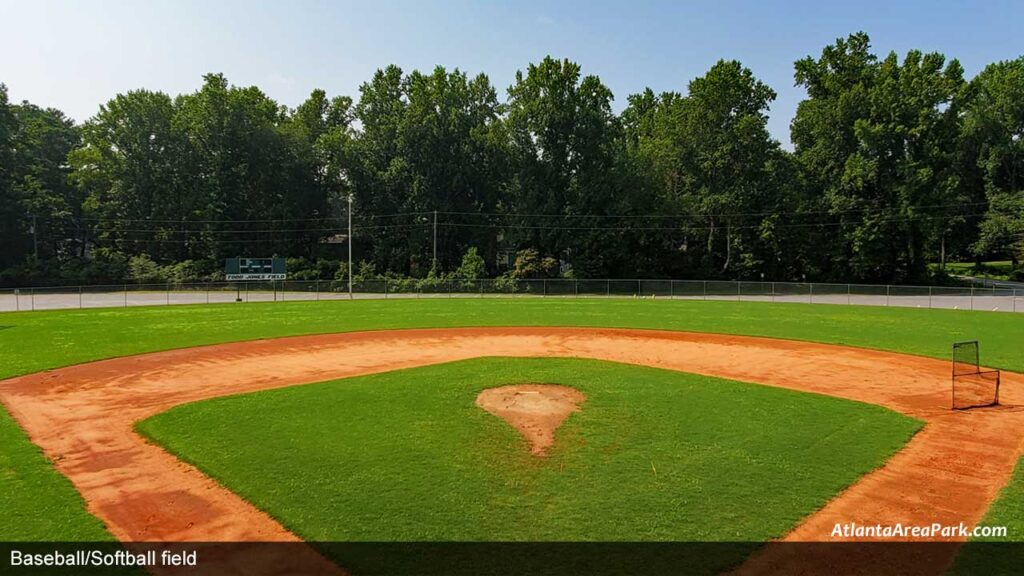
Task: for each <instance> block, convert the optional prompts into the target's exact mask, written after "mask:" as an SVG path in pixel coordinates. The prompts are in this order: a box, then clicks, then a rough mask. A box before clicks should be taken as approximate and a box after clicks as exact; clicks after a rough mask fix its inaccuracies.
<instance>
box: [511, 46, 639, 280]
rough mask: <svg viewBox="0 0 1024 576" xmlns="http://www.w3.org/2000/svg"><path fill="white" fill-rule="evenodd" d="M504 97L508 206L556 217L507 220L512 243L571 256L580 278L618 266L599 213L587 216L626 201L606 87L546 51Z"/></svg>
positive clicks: (615, 244) (612, 238)
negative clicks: (509, 174)
mask: <svg viewBox="0 0 1024 576" xmlns="http://www.w3.org/2000/svg"><path fill="white" fill-rule="evenodd" d="M508 96H509V101H508V116H507V119H506V125H507V129H508V133H509V146H510V161H511V163H512V166H513V168H512V170H513V175H512V181H511V182H510V189H509V197H508V199H507V205H506V210H507V211H508V212H510V213H520V214H533V215H536V214H541V215H545V216H553V218H547V219H545V220H543V221H542V222H543V224H542V225H537V224H532V225H531V224H530V223H529V222H530V221H532V222H534V223H536V222H537V221H538V220H537V219H536V218H533V219H532V220H530V221H527V220H518V219H512V220H511V221H510V222H511V223H512V227H510V229H509V231H508V232H509V234H508V235H509V237H510V238H511V239H512V242H513V243H514V244H515V245H517V246H522V247H533V248H536V249H537V250H539V252H540V254H541V256H546V257H551V258H556V259H560V260H563V261H566V262H569V263H571V264H572V265H573V267H574V268H575V269H576V270H577V272H579V273H580V274H582V275H584V276H586V275H597V274H602V273H607V271H608V270H611V269H615V268H616V267H617V266H619V265H621V262H622V261H623V260H626V259H628V258H629V255H628V254H626V253H625V252H624V251H622V250H621V247H622V246H623V244H622V243H621V242H619V241H618V240H619V239H618V238H616V235H615V234H613V233H610V232H606V231H603V230H601V229H600V228H601V222H602V221H603V220H602V219H601V218H591V217H592V216H602V215H609V214H616V213H617V212H619V211H620V210H622V209H624V207H623V204H624V203H626V202H627V199H626V198H625V196H624V194H625V192H624V190H623V187H622V186H621V185H620V184H621V182H620V179H619V175H620V168H621V167H620V165H619V164H618V162H619V160H620V159H621V158H622V156H621V154H620V153H619V150H618V146H620V145H621V143H622V140H621V138H620V137H619V136H620V133H621V130H620V125H619V122H618V119H617V118H616V117H615V115H614V114H613V113H612V110H611V102H612V93H611V90H609V89H608V88H607V87H606V86H605V85H604V84H602V83H601V81H600V79H599V78H597V77H596V76H581V69H580V66H579V65H578V64H576V63H573V62H570V61H569V60H555V59H553V58H551V57H550V56H549V57H547V58H545V59H544V60H543V61H541V62H540V63H539V64H531V65H530V66H529V67H528V68H527V70H526V73H525V74H524V73H523V72H522V71H520V72H517V73H516V79H515V83H514V84H513V85H512V87H510V88H509V90H508ZM570 220H571V224H569V225H567V224H566V222H568V221H570ZM617 248H618V249H617Z"/></svg>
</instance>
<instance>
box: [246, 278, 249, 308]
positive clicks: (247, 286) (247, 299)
mask: <svg viewBox="0 0 1024 576" xmlns="http://www.w3.org/2000/svg"><path fill="white" fill-rule="evenodd" d="M245 303H246V304H248V303H249V283H248V282H246V283H245Z"/></svg>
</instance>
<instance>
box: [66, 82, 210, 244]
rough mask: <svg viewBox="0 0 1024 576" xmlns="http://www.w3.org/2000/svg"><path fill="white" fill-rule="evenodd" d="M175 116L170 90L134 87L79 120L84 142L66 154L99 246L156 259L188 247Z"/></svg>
mask: <svg viewBox="0 0 1024 576" xmlns="http://www.w3.org/2000/svg"><path fill="white" fill-rule="evenodd" d="M173 117H174V106H173V104H172V101H171V98H170V97H169V96H168V95H166V94H163V93H161V92H150V91H147V90H136V91H132V92H128V93H127V94H120V95H118V96H116V97H114V98H113V99H111V100H110V101H109V102H107V103H106V104H104V105H103V106H101V107H100V110H99V112H98V113H97V114H96V116H94V117H93V118H91V119H90V120H89V121H87V122H86V123H85V125H84V126H83V127H82V139H83V144H84V145H83V147H82V148H80V149H78V150H75V151H73V152H72V153H71V154H70V156H69V158H68V161H69V163H70V165H71V167H72V168H73V169H74V175H73V180H74V182H75V183H76V185H77V187H78V190H79V191H80V194H82V196H83V197H84V198H85V200H84V203H83V206H82V210H83V212H84V214H85V216H86V217H88V218H89V220H88V222H89V223H91V224H92V226H90V228H91V229H92V239H93V240H95V241H97V242H99V243H100V245H101V246H105V247H110V248H114V249H117V250H119V251H121V252H124V253H127V254H143V253H146V254H153V255H157V256H159V257H161V258H173V257H182V256H184V255H185V254H186V252H184V251H181V250H179V246H177V245H176V241H178V240H180V239H182V237H181V236H180V235H179V234H178V230H179V229H180V227H181V226H187V224H186V222H187V220H188V215H189V212H190V210H189V199H188V197H187V193H188V192H189V190H188V189H187V188H184V187H183V186H182V182H181V179H180V178H179V175H178V172H177V169H178V166H177V165H178V163H179V162H180V161H181V160H180V158H181V153H182V152H183V149H182V138H181V135H180V134H179V133H178V132H176V131H175V129H174V127H173Z"/></svg>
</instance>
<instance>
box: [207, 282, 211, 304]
mask: <svg viewBox="0 0 1024 576" xmlns="http://www.w3.org/2000/svg"><path fill="white" fill-rule="evenodd" d="M206 303H207V304H209V303H210V283H209V282H207V283H206Z"/></svg>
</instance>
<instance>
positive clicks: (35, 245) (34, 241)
mask: <svg viewBox="0 0 1024 576" xmlns="http://www.w3.org/2000/svg"><path fill="white" fill-rule="evenodd" d="M32 253H33V254H35V256H36V260H38V259H39V234H37V233H36V215H35V214H33V215H32Z"/></svg>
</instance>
